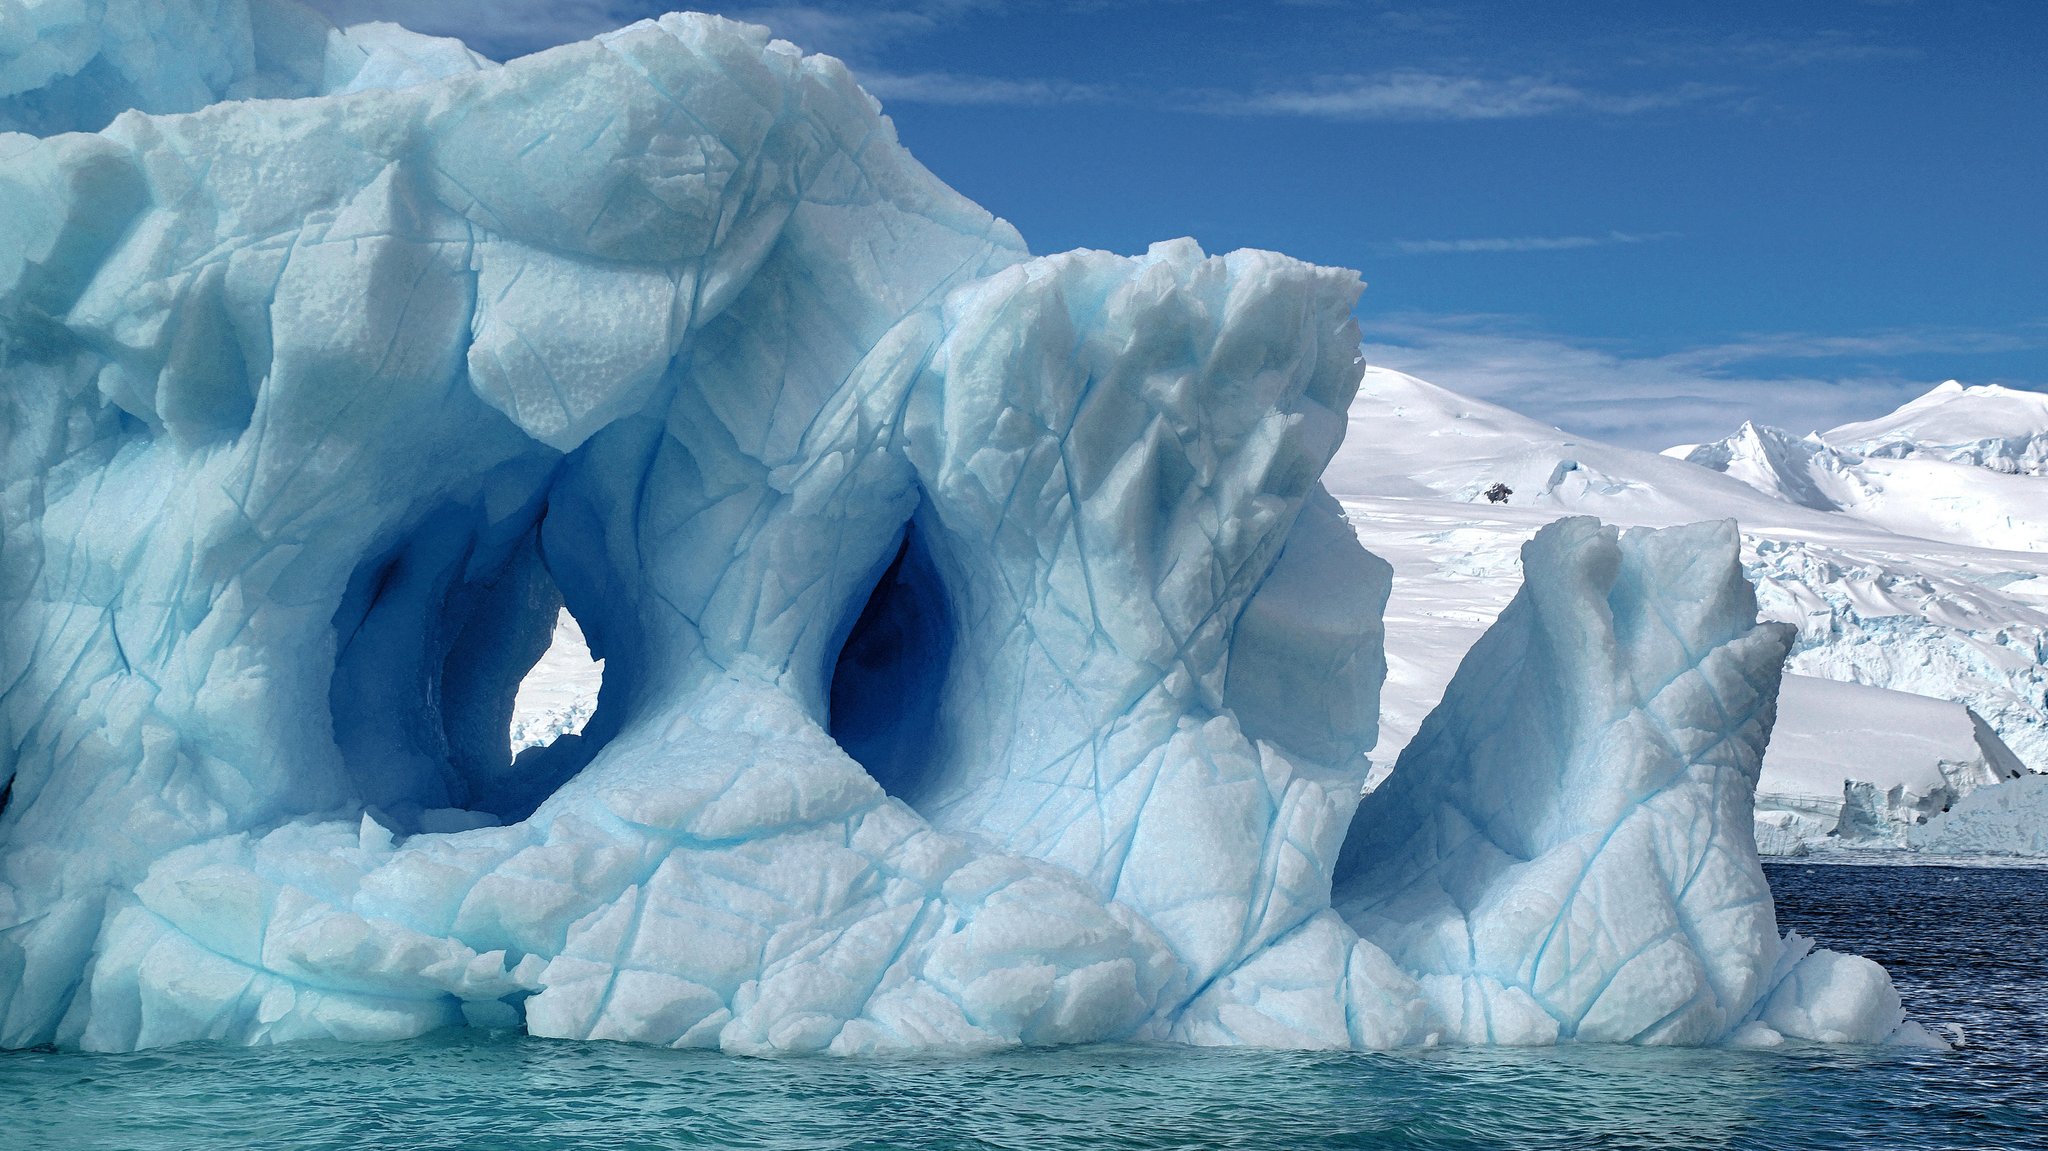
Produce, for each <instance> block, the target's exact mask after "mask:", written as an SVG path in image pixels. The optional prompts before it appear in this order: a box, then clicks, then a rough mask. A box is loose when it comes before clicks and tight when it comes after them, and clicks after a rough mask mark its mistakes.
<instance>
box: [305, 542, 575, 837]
mask: <svg viewBox="0 0 2048 1151" xmlns="http://www.w3.org/2000/svg"><path fill="white" fill-rule="evenodd" d="M543 517H544V507H540V506H537V507H535V508H534V509H533V512H532V514H531V515H530V516H527V517H518V518H515V519H514V520H512V521H511V522H510V523H506V522H504V521H500V522H499V523H498V524H496V525H487V524H486V523H485V518H484V516H483V514H482V509H480V508H477V507H472V506H466V505H459V504H458V505H451V506H449V507H445V508H442V509H440V510H438V511H435V512H433V513H431V514H429V515H427V516H425V517H424V518H423V519H422V520H421V521H420V522H419V523H418V525H417V526H416V527H415V528H414V529H413V530H412V531H411V532H410V533H409V534H408V535H407V536H406V537H405V538H404V539H403V540H401V541H399V542H398V543H396V544H395V545H392V546H390V547H387V548H384V549H382V550H380V551H375V552H373V554H372V556H371V558H370V559H368V560H366V561H364V562H363V563H361V564H359V565H358V567H357V569H356V571H355V573H354V575H353V576H352V577H351V578H350V580H349V585H348V591H347V593H346V594H345V595H344V596H343V598H342V602H341V606H340V608H339V609H338V610H337V611H336V612H335V616H334V632H335V662H334V677H333V681H332V686H331V688H330V691H329V698H328V703H329V707H330V710H331V713H332V717H333V727H334V734H335V742H336V745H337V747H338V748H339V750H340V752H341V756H342V760H343V765H344V767H345V769H346V772H347V774H348V777H349V779H350V781H351V783H352V784H353V785H354V786H355V788H356V789H357V790H358V791H359V792H360V794H361V795H362V796H363V799H364V801H365V802H366V804H367V805H368V806H370V807H371V808H373V809H374V810H375V811H376V812H377V813H378V815H379V816H380V817H381V818H382V819H385V820H388V821H389V823H390V825H392V826H394V829H395V830H405V831H411V830H442V829H446V828H448V827H451V826H461V825H471V824H479V823H496V822H500V821H507V822H509V821H514V820H519V819H523V818H525V817H526V816H527V815H530V814H531V813H532V812H533V809H534V808H535V807H536V806H538V805H539V803H540V802H541V800H543V799H545V798H546V797H547V796H548V795H549V794H551V793H552V792H553V791H554V790H555V789H556V788H557V787H558V786H560V784H561V783H562V782H563V781H564V780H566V779H568V778H570V777H571V776H573V775H575V774H576V772H577V771H579V770H581V769H582V767H583V766H584V765H585V764H587V763H588V762H590V759H591V758H592V757H593V756H594V755H595V754H596V753H597V751H598V750H599V749H600V748H601V747H602V745H603V743H604V739H603V737H602V736H601V735H600V734H599V733H600V732H602V731H608V730H609V728H607V727H604V726H602V725H593V724H590V723H589V722H588V720H589V719H591V718H592V715H591V713H592V712H594V711H595V710H596V704H595V701H596V699H597V698H598V696H599V695H600V694H601V693H600V691H599V679H600V678H601V676H602V667H603V665H602V662H601V661H595V660H592V659H591V658H590V656H589V653H588V649H587V648H584V649H583V651H582V652H581V657H582V662H583V664H584V666H583V667H580V668H579V667H578V665H577V661H576V659H575V655H576V653H574V652H566V651H565V652H557V651H556V649H557V647H561V646H565V645H560V644H558V643H557V633H558V632H559V631H560V630H562V629H561V620H562V619H563V618H564V617H565V616H567V615H568V609H567V608H566V607H565V606H564V603H563V594H562V590H561V589H560V588H559V587H558V586H557V585H556V583H555V579H554V576H553V574H552V573H551V572H550V570H549V567H548V563H547V560H546V556H545V555H544V552H543V544H542V538H541V526H542V519H543ZM573 626H574V625H573V622H572V624H571V627H573ZM575 641H576V642H577V643H578V644H581V642H582V635H581V631H580V629H578V630H577V633H576V635H575ZM550 657H553V658H550ZM535 675H540V676H543V677H554V678H557V679H566V680H568V681H569V682H567V683H563V684H559V685H557V686H559V687H560V688H561V689H563V690H564V691H566V692H567V693H569V694H571V695H583V696H585V697H587V702H584V703H582V704H581V706H580V707H574V708H572V709H571V710H575V711H578V712H579V713H580V714H578V715H576V716H575V722H573V723H571V722H568V721H567V719H566V717H561V718H559V721H558V722H557V723H556V731H555V732H554V733H553V737H552V738H543V739H530V738H529V739H526V740H524V741H522V743H523V746H515V745H514V731H513V729H514V726H515V723H514V720H515V708H516V704H517V701H518V697H519V693H520V689H521V687H522V686H524V685H525V684H526V683H527V681H528V680H529V679H530V678H531V677H533V676H535ZM579 675H581V676H583V677H585V679H584V680H583V681H580V682H579V681H577V678H576V677H578V676H579ZM529 726H533V725H529Z"/></svg>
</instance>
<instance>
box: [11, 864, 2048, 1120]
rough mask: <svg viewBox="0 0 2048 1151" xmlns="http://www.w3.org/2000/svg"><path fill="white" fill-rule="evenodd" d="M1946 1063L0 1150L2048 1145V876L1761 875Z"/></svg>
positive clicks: (287, 1071) (1033, 1070)
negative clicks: (1876, 982)
mask: <svg viewBox="0 0 2048 1151" xmlns="http://www.w3.org/2000/svg"><path fill="white" fill-rule="evenodd" d="M1772 882H1773V885H1774V887H1776V888H1777V889H1778V893H1779V899H1780V906H1781V916H1782V917H1783V919H1784V920H1785V922H1786V924H1787V925H1788V926H1792V927H1797V928H1799V929H1801V930H1805V931H1808V932H1810V933H1813V934H1816V935H1818V936H1819V937H1820V938H1821V940H1822V942H1823V943H1828V944H1833V945H1836V946H1845V947H1855V948H1857V949H1859V950H1862V951H1865V952H1866V953H1869V954H1872V955H1873V956H1875V957H1876V958H1879V959H1881V960H1883V961H1885V962H1886V963H1887V964H1888V965H1890V966H1891V967H1892V968H1893V970H1894V972H1895V975H1896V977H1897V978H1898V980H1899V982H1900V983H1901V985H1902V987H1904V989H1905V990H1906V992H1907V995H1908V1000H1909V1004H1910V1006H1911V1007H1912V1008H1913V1009H1914V1010H1915V1012H1916V1013H1917V1014H1918V1015H1920V1016H1921V1017H1922V1018H1927V1019H1932V1020H1937V1021H1947V1022H1953V1023H1959V1024H1961V1025H1962V1026H1963V1027H1964V1029H1965V1031H1966V1033H1967V1034H1968V1035H1969V1037H1970V1041H1969V1043H1968V1045H1967V1046H1965V1047H1964V1048H1962V1049H1961V1050H1959V1051H1956V1052H1950V1053H1929V1052H1923V1051H1904V1050H1889V1049H1866V1048H1827V1047H1818V1046H1806V1047H1800V1048H1798V1049H1793V1050H1778V1051H1766V1052H1748V1051H1659V1050H1641V1049H1631V1048H1603V1047H1568V1048H1561V1049H1555V1050H1543V1051H1487V1050H1457V1051H1437V1052H1424V1053H1414V1054H1401V1055H1331V1054H1303V1053H1275V1052H1256V1051H1203V1050H1187V1049H1180V1048H1172V1047H1095V1048H1081V1049H1069V1050H1056V1051H1037V1052H1016V1053H1010V1054H1003V1055H997V1056H993V1057H987V1058H981V1059H974V1060H930V1059H904V1060H860V1061H855V1060H835V1059H785V1060H755V1059H728V1058H725V1057H723V1056H718V1055H709V1054H704V1053H696V1052H671V1051H660V1050H650V1049H643V1048H635V1047H627V1046H622V1045H616V1044H600V1043H562V1042H552V1041H546V1040H535V1039H528V1038H524V1037H520V1036H512V1035H501V1036H486V1035H481V1034H477V1033H472V1032H456V1033H449V1034H445V1035H437V1036H432V1037H428V1038H426V1039H421V1040H416V1041H413V1042H409V1043H400V1044H387V1045H345V1044H301V1045H297V1046H291V1047H284V1048H275V1049H267V1050H248V1049H240V1048H222V1047H213V1046H204V1045H200V1046H191V1047H183V1048H176V1049H171V1050H167V1051H157V1052H148V1053H142V1054H137V1055H124V1056H89V1055H76V1054H60V1053H54V1052H15V1053H8V1054H4V1055H0V1148H5V1149H7V1151H16V1149H20V1151H28V1149H31V1148H45V1147H47V1148H121V1149H129V1148H135V1149H141V1148H215V1147H235V1148H243V1147H252V1148H253V1147H263V1148H269V1147H276V1148H348V1149H351V1151H353V1149H359V1148H400V1147H403V1148H451V1149H453V1148H462V1149H465V1151H467V1149H475V1148H604V1149H616V1151H631V1149H637V1148H678V1147H732V1148H838V1147H856V1148H905V1147H931V1148H1017V1149H1020V1151H1021V1149H1026V1148H1029V1149H1034V1151H1035V1149H1041V1148H1069V1147H1072V1148H1177V1147H1244V1148H1253V1147H1257V1148H1265V1147H1274V1148H1318V1147H1327V1148H1337V1147H1417V1148H1496V1147H1500V1148H1580V1147H1614V1148H1629V1147H1645V1148H1647V1147H1658V1148H1667V1147H1668V1148H1696V1147H1792V1148H1804V1147H1882V1148H1936V1147H1941V1148H1949V1147H1984V1148H2001V1149H2002V1148H2024V1147H2037V1146H2048V1118H2044V1117H2048V1087H2044V1082H2048V1059H2044V1056H2048V1018H2044V1000H2048V928H2044V927H2042V926H2041V925H2040V923H2039V921H2038V909H2039V908H2041V907H2042V906H2044V898H2048V872H2040V871H2034V872H2007V871H1967V870H1956V869H1940V868H1860V867H1859V868H1850V867H1787V868H1774V869H1773V870H1772Z"/></svg>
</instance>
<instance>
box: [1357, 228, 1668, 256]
mask: <svg viewBox="0 0 2048 1151" xmlns="http://www.w3.org/2000/svg"><path fill="white" fill-rule="evenodd" d="M1677 234H1678V233H1676V232H1608V233H1605V234H1604V235H1598V236H1482V237H1475V238H1469V239H1459V240H1393V241H1390V242H1388V243H1387V244H1385V245H1383V247H1382V250H1383V251H1387V252H1391V253H1394V254H1396V255H1403V256H1434V255H1447V254H1458V253H1466V252H1569V251H1572V250H1574V249H1577V248H1604V247H1607V246H1609V245H1613V244H1647V243H1651V242H1653V241H1656V240H1668V239H1670V238H1671V237H1673V236H1676V235H1677Z"/></svg>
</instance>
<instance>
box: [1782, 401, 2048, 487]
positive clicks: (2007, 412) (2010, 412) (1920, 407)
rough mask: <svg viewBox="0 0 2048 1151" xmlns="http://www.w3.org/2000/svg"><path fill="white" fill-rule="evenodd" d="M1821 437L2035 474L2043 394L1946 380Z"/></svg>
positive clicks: (2046, 417) (2045, 426)
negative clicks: (1881, 413) (1901, 403)
mask: <svg viewBox="0 0 2048 1151" xmlns="http://www.w3.org/2000/svg"><path fill="white" fill-rule="evenodd" d="M1822 438H1824V439H1826V440H1827V441H1828V442H1829V443H1831V444H1833V445H1835V446H1836V447H1839V448H1845V449H1847V450H1850V451H1854V452H1860V453H1862V454H1863V455H1866V456H1885V457H1889V458H1894V459H1935V460H1945V461H1948V462H1951V463H1964V464H1975V465H1977V466H1979V467H1984V468H1989V469H1991V470H1992V471H1998V472H2014V473H2018V474H2022V475H2030V476H2038V475H2041V474H2042V473H2043V472H2044V471H2048V395H2043V394H2042V393H2040V392H2022V391H2018V390H2016V389H2013V388H2002V387H1999V386H1998V385H1997V384H1987V385H1984V386H1982V387H1975V388H1966V387H1964V386H1963V385H1962V384H1960V383H1957V382H1956V381H1954V380H1950V381H1948V382H1947V383H1945V384H1943V385H1941V386H1940V387H1938V388H1935V389H1934V390H1933V391H1931V392H1928V393H1927V394H1926V395H1924V396H1921V397H1920V398H1919V399H1917V400H1914V401H1913V402H1912V403H1909V404H1906V405H1905V406H1903V407H1901V408H1900V409H1899V410H1898V411H1895V412H1893V413H1892V414H1891V415H1888V416H1884V417H1881V418H1879V419H1875V420H1866V421H1864V422H1862V423H1854V424H1843V425H1842V426H1841V427H1839V428H1836V429H1834V430H1833V431H1831V432H1828V433H1826V435H1825V436H1823V437H1822Z"/></svg>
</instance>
